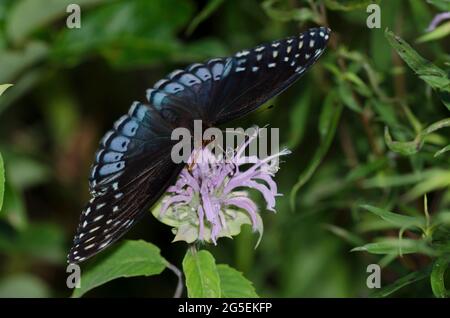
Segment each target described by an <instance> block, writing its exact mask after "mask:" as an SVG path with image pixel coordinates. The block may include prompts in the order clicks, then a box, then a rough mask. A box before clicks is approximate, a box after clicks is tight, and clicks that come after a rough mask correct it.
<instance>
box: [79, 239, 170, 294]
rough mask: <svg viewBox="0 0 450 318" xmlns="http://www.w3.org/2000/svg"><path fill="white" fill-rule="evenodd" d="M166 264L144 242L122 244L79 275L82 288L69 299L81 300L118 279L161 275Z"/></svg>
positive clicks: (154, 249)
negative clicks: (78, 298)
mask: <svg viewBox="0 0 450 318" xmlns="http://www.w3.org/2000/svg"><path fill="white" fill-rule="evenodd" d="M166 265H167V261H166V260H165V259H164V258H163V257H162V256H161V255H160V251H159V248H158V247H156V246H155V245H153V244H151V243H147V242H145V241H142V240H139V241H123V242H121V243H119V245H118V246H116V247H115V248H114V249H113V250H112V252H110V253H109V254H107V255H104V257H103V258H101V259H99V260H98V261H97V262H95V263H94V264H92V266H89V267H88V268H86V270H84V271H83V274H82V275H81V287H80V288H76V289H75V290H74V292H73V294H72V297H81V296H82V295H83V294H85V293H86V292H88V291H89V290H91V289H93V288H95V287H98V286H100V285H103V284H105V283H107V282H109V281H111V280H114V279H117V278H120V277H135V276H151V275H158V274H160V273H161V272H162V271H163V270H164V269H165V268H166Z"/></svg>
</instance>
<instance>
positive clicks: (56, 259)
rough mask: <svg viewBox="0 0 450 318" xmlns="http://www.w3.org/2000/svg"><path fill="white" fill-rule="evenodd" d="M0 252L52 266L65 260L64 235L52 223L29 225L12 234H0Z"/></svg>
mask: <svg viewBox="0 0 450 318" xmlns="http://www.w3.org/2000/svg"><path fill="white" fill-rule="evenodd" d="M0 250H1V251H3V252H5V253H8V254H9V255H18V256H20V257H21V258H23V259H25V258H24V257H25V256H26V257H27V258H26V259H28V258H32V259H35V260H39V261H44V262H49V263H52V264H63V263H64V260H65V254H66V250H65V246H64V233H63V232H62V231H61V229H60V228H59V227H58V226H57V225H55V224H52V223H30V224H29V225H27V226H26V227H24V228H23V229H19V230H18V231H14V232H13V233H4V232H0Z"/></svg>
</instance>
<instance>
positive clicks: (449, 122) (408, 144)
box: [384, 118, 450, 156]
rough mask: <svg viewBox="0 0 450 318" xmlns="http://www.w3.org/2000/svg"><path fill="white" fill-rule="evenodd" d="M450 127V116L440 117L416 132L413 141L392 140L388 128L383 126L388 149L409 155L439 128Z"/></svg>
mask: <svg viewBox="0 0 450 318" xmlns="http://www.w3.org/2000/svg"><path fill="white" fill-rule="evenodd" d="M448 127H450V118H444V119H441V120H439V121H437V122H435V123H433V124H431V125H430V126H428V127H427V128H425V129H424V130H422V131H421V132H420V133H419V134H417V136H416V138H415V139H414V140H413V141H403V142H402V141H393V140H392V137H391V135H390V133H389V129H388V128H387V127H385V130H384V139H385V141H386V144H387V146H388V147H389V149H390V150H392V151H394V152H396V153H399V154H402V155H404V156H410V155H413V154H415V153H417V152H418V151H419V150H420V149H421V148H422V146H423V145H424V143H425V141H426V139H427V138H429V137H431V135H432V134H433V133H434V132H436V131H437V130H439V129H442V128H448Z"/></svg>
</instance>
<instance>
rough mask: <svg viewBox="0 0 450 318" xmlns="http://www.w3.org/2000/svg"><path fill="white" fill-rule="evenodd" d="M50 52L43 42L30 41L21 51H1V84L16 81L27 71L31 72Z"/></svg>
mask: <svg viewBox="0 0 450 318" xmlns="http://www.w3.org/2000/svg"><path fill="white" fill-rule="evenodd" d="M48 51H49V48H48V46H47V44H46V43H44V42H41V41H30V42H28V43H27V44H26V45H25V46H24V47H23V48H21V49H20V50H19V49H17V50H9V49H8V50H0V69H1V70H2V71H1V72H0V83H1V82H10V81H12V80H15V78H17V77H18V76H19V75H21V74H22V73H23V72H24V71H25V70H28V72H30V71H31V70H30V68H31V67H32V66H33V65H35V64H36V63H38V62H40V61H42V60H43V59H45V58H46V57H47V55H48ZM24 76H26V74H25V75H24ZM17 84H18V82H16V85H17Z"/></svg>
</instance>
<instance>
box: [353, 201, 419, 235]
mask: <svg viewBox="0 0 450 318" xmlns="http://www.w3.org/2000/svg"><path fill="white" fill-rule="evenodd" d="M361 207H362V208H363V209H366V210H367V211H369V212H371V213H373V214H375V215H377V216H379V217H380V218H382V219H383V220H385V221H386V222H389V223H391V224H393V225H395V226H397V227H399V228H410V227H418V228H420V229H423V228H424V227H425V220H424V219H421V218H419V217H413V216H407V215H401V214H398V213H394V212H390V211H387V210H385V209H380V208H377V207H374V206H371V205H362V206H361Z"/></svg>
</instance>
